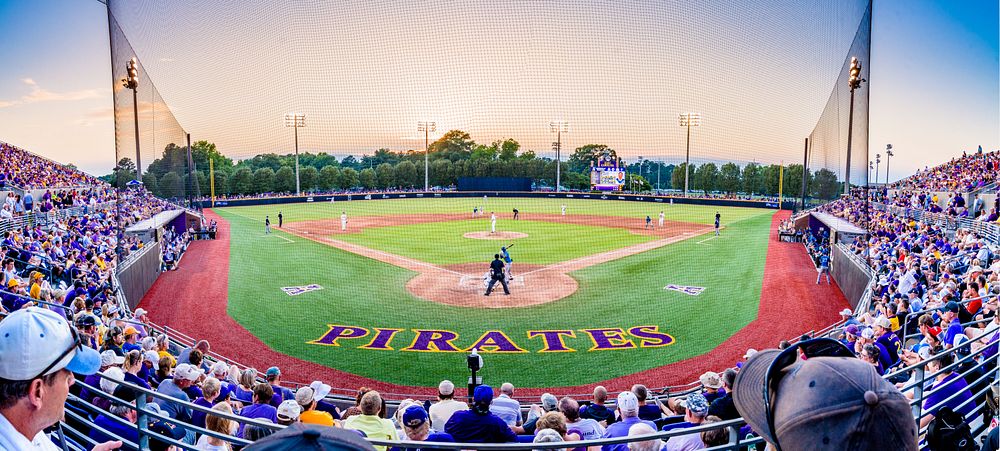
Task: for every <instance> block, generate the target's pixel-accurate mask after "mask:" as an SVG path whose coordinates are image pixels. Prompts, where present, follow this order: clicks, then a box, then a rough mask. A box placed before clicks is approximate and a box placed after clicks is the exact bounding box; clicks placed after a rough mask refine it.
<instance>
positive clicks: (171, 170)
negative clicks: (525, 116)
mask: <svg viewBox="0 0 1000 451" xmlns="http://www.w3.org/2000/svg"><path fill="white" fill-rule="evenodd" d="M602 155H603V156H610V157H611V158H617V154H616V152H615V151H614V149H611V148H610V147H608V146H606V145H603V144H588V145H584V146H580V147H578V148H576V149H574V151H573V152H572V153H571V154H570V156H569V158H568V159H567V160H566V161H563V162H562V163H560V165H561V172H562V177H561V184H562V185H563V187H565V188H569V189H589V188H590V168H591V162H592V161H595V159H597V158H599V157H601V156H602ZM427 156H428V161H429V182H430V185H431V186H439V187H447V186H452V185H455V184H457V181H458V178H460V177H528V178H531V179H533V180H534V181H535V183H536V186H538V185H540V186H549V187H552V186H554V185H555V173H556V162H555V161H554V160H553V159H551V158H545V157H538V156H537V155H536V154H535V153H534V152H533V151H531V150H522V149H521V145H520V143H518V142H517V141H516V140H514V139H510V138H507V139H501V140H496V141H494V142H492V143H490V144H478V143H476V142H475V141H473V140H472V139H471V138H470V136H469V134H468V133H466V132H463V131H460V130H452V131H449V132H447V133H445V134H444V135H443V136H441V138H439V139H437V140H436V141H434V142H433V143H431V144H430V145H429V153H428V155H427ZM191 157H192V160H193V163H194V165H193V168H194V170H193V171H191V173H192V174H193V177H191V176H189V168H188V160H187V151H186V149H185V148H183V147H180V146H177V145H175V144H169V145H168V146H167V147H166V148H165V149H164V151H163V153H162V155H161V156H160V157H159V158H157V159H156V160H154V161H153V162H152V163H151V164H150V165H149V167H148V168H147V169H146V170H145V172H144V173H143V175H142V182H143V184H144V185H145V186H146V188H147V189H149V190H150V191H151V192H153V193H154V194H156V195H158V196H161V197H165V198H183V197H187V196H192V195H195V193H201V195H208V194H209V180H208V177H209V161H211V162H212V167H213V169H214V172H213V174H214V175H213V178H214V182H215V194H216V195H254V194H263V193H295V155H294V154H287V155H279V154H276V153H266V154H261V155H256V156H254V157H253V158H248V159H244V160H240V161H234V160H233V159H231V158H229V157H226V156H225V155H223V154H222V153H221V152H219V150H218V149H217V148H216V146H215V144H214V143H210V142H208V141H198V142H195V143H193V144H192V146H191ZM626 170H627V171H628V172H629V177H628V179H627V180H626V187H625V189H626V190H629V191H632V190H635V191H644V192H645V191H650V190H653V189H663V190H667V189H674V190H682V189H683V188H684V163H681V164H679V165H674V164H665V163H663V162H658V161H652V160H646V161H642V162H633V163H631V164H629V165H627V166H626ZM802 170H803V167H802V165H801V164H798V165H790V166H786V167H785V170H784V177H783V178H784V193H785V196H787V197H796V196H798V193H799V191H800V188H801V183H802ZM779 172H780V166H779V165H774V164H772V165H760V164H757V163H748V164H746V165H744V166H740V165H738V164H736V163H732V162H729V163H725V164H722V165H721V166H717V165H716V164H715V163H711V162H710V163H705V164H702V165H695V164H692V165H691V171H690V175H689V179H690V180H689V189H690V191H692V192H695V193H724V194H744V195H746V194H754V195H764V196H774V195H777V193H778V178H779V177H778V174H779ZM807 177H808V182H807V183H808V196H809V197H815V198H821V199H832V198H833V197H835V196H836V195H837V194H838V193H839V192H840V191H841V188H840V186H841V185H840V183H839V182H838V181H837V178H836V175H835V174H834V173H833V172H831V171H829V170H826V169H820V170H819V171H816V172H815V173H813V172H812V171H810V172H809V174H807ZM103 178H104V180H105V181H108V182H109V183H113V184H115V185H117V186H120V187H121V186H125V184H126V183H128V182H129V181H130V180H132V179H134V178H135V164H134V163H133V162H132V161H131V160H130V159H128V158H122V159H121V160H120V161H119V162H118V165H117V166H116V168H115V170H114V172H113V173H112V174H109V175H106V176H104V177H103ZM299 183H300V189H301V190H302V192H304V193H308V192H316V191H336V190H351V189H367V190H391V189H411V188H422V187H423V185H424V152H423V150H419V151H417V150H409V151H404V152H393V151H390V150H387V149H378V150H376V151H375V152H373V154H372V155H363V156H361V158H357V157H355V156H353V155H350V156H347V157H344V158H342V159H340V160H339V161H338V159H337V158H336V157H335V156H333V155H329V154H327V153H315V154H314V153H308V152H306V153H300V154H299Z"/></svg>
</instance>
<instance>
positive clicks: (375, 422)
mask: <svg viewBox="0 0 1000 451" xmlns="http://www.w3.org/2000/svg"><path fill="white" fill-rule="evenodd" d="M358 407H359V408H360V409H361V415H355V416H352V417H350V418H348V419H347V420H345V421H344V427H345V428H347V429H355V430H358V431H361V432H364V433H365V436H366V437H368V438H375V439H381V440H398V435H397V434H396V426H394V425H393V424H392V421H391V420H388V419H385V418H379V413H380V412H381V410H382V396H381V395H380V394H379V392H377V391H375V390H371V391H369V392H367V393H365V394H364V396H362V397H361V402H360V403H359V404H358ZM375 449H376V450H378V451H385V449H386V447H385V446H376V447H375Z"/></svg>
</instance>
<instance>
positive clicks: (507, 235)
mask: <svg viewBox="0 0 1000 451" xmlns="http://www.w3.org/2000/svg"><path fill="white" fill-rule="evenodd" d="M462 237H464V238H472V239H474V240H516V239H518V238H527V237H528V234H527V233H521V232H496V233H490V232H469V233H466V234H464V235H462Z"/></svg>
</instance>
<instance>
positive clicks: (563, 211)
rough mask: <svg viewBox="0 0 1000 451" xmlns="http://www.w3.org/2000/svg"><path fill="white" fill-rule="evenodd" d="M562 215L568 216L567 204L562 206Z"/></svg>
mask: <svg viewBox="0 0 1000 451" xmlns="http://www.w3.org/2000/svg"><path fill="white" fill-rule="evenodd" d="M562 215H563V216H566V206H565V205H563V206H562Z"/></svg>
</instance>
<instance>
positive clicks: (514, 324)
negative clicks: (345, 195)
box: [218, 199, 773, 387]
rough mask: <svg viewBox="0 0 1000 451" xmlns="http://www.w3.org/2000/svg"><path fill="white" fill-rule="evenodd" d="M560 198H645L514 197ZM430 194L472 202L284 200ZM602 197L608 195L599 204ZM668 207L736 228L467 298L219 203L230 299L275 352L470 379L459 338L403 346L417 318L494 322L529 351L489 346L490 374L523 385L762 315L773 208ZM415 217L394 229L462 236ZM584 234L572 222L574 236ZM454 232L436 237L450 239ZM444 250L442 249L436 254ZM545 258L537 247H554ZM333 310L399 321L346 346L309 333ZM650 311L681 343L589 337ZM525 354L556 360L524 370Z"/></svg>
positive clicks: (338, 314)
mask: <svg viewBox="0 0 1000 451" xmlns="http://www.w3.org/2000/svg"><path fill="white" fill-rule="evenodd" d="M480 200H481V199H480ZM462 201H464V199H463V200H462ZM563 202H565V203H566V204H567V205H568V206H569V213H571V214H572V213H586V214H600V212H601V211H604V214H609V215H610V214H615V213H612V212H616V213H617V215H624V213H623V212H625V213H628V214H634V213H637V212H639V211H642V210H640V207H643V205H642V204H636V203H629V202H609V201H586V200H567V201H553V200H548V199H540V200H531V201H525V200H519V202H518V204H519V205H520V206H519V207H518V208H519V209H521V211H535V210H534V209H537V210H538V211H541V210H545V211H546V212H551V211H548V210H551V209H552V208H553V206H554V207H555V208H556V209H558V206H559V205H560V204H562V203H563ZM497 203H500V202H497ZM428 204H435V205H436V207H437V208H440V209H441V210H442V211H448V210H449V209H455V210H458V211H461V210H462V207H463V205H460V204H461V202H454V200H452V199H420V200H416V199H412V200H399V201H397V200H392V201H376V202H354V203H347V202H344V203H337V204H336V208H334V209H331V208H330V206H328V205H326V204H298V205H287V206H282V207H281V209H282V211H283V213H284V215H285V216H286V218H288V217H300V218H301V219H303V220H305V219H307V218H308V219H321V218H334V217H335V216H339V211H342V210H343V209H346V208H355V209H356V210H353V212H352V211H350V210H349V213H348V214H355V215H364V214H369V215H372V214H398V213H399V212H402V211H406V212H432V211H436V209H435V208H432V207H430V206H428ZM456 204H457V205H456ZM601 205H603V206H604V207H603V208H600V206H601ZM645 207H646V209H650V208H651V207H654V206H653V205H645ZM663 207H664V208H665V209H667V211H668V217H671V218H672V219H679V220H691V221H692V222H702V223H709V222H711V220H712V216H713V215H714V214H715V211H716V210H718V211H720V212H721V213H722V217H723V222H724V224H725V225H726V227H727V228H726V230H725V231H724V234H723V237H722V238H714V239H710V240H708V238H709V236H708V235H704V236H698V237H694V238H691V239H688V240H685V241H682V242H678V243H675V244H672V245H669V246H666V247H663V248H659V249H656V250H652V251H648V252H645V253H642V254H638V255H633V256H630V257H626V258H622V259H619V260H615V261H611V262H607V263H604V264H601V265H596V266H592V267H588V268H586V269H583V270H580V271H576V272H573V273H571V274H570V275H571V276H572V277H574V278H575V279H576V280H577V281H578V282H579V290H578V291H577V292H576V293H574V294H573V295H571V296H569V297H567V298H564V299H561V300H559V301H556V302H552V303H549V304H545V305H540V306H536V307H527V308H512V309H476V308H461V307H451V306H445V305H441V304H437V303H432V302H428V301H424V300H421V299H419V298H416V297H414V296H412V295H410V294H409V293H408V292H407V291H406V290H405V288H404V285H405V284H406V281H407V280H409V279H410V278H411V277H413V276H414V275H415V273H413V272H411V271H408V270H404V269H400V268H397V267H395V266H392V265H388V264H385V263H381V262H378V261H374V260H371V259H367V258H364V257H360V256H357V255H355V254H351V253H348V252H344V251H340V250H338V249H334V248H332V247H329V246H325V245H323V244H320V243H316V242H313V241H309V240H305V239H302V238H299V237H296V236H293V235H288V234H285V233H282V232H276V233H274V234H272V235H269V236H264V234H263V230H262V225H261V223H260V221H259V220H257V218H258V217H262V214H265V212H268V213H267V214H277V208H276V207H272V206H268V207H240V208H229V209H219V210H218V212H219V214H220V215H222V216H223V217H224V218H225V219H227V220H228V221H230V224H231V250H230V273H229V307H228V313H229V314H230V315H231V316H232V317H233V318H234V319H236V320H237V321H238V322H240V323H241V324H243V325H244V326H245V327H246V328H247V329H248V330H249V331H250V332H252V333H253V334H254V335H256V336H258V337H259V338H260V339H261V340H262V341H264V342H265V343H267V345H268V346H270V347H272V348H273V349H275V350H277V351H279V352H282V353H285V354H288V355H291V356H294V357H297V358H301V359H304V360H310V361H313V362H317V363H319V364H322V365H326V366H330V367H332V368H337V369H340V370H343V371H347V372H350V373H354V374H358V375H361V376H365V377H370V378H373V379H378V380H383V381H387V382H392V383H398V384H406V385H421V386H433V385H436V384H437V383H438V382H439V381H440V380H441V379H444V378H448V379H451V380H464V377H466V376H467V374H468V373H467V370H466V369H465V363H464V357H465V353H464V352H455V353H439V352H408V351H401V350H400V349H402V348H404V347H407V346H409V345H410V344H411V343H412V342H413V341H414V337H415V336H416V333H415V332H414V331H413V329H439V330H448V331H453V332H456V333H458V334H459V338H458V339H457V340H455V341H454V344H455V345H456V346H457V347H460V348H463V349H464V348H465V347H468V346H471V344H472V343H473V342H475V341H476V339H477V338H479V337H480V335H482V334H483V333H484V332H486V331H489V330H500V331H503V332H504V333H505V334H506V336H508V337H509V338H510V340H512V341H513V342H514V343H515V344H516V345H517V346H519V347H521V348H523V349H524V350H526V351H528V352H526V353H516V354H495V353H494V354H485V355H486V357H485V359H486V366H485V368H484V376H486V377H488V378H489V379H490V380H495V381H499V380H509V381H511V382H513V383H514V384H515V385H517V386H522V387H551V386H564V385H578V384H587V383H593V382H597V381H602V380H605V379H608V378H612V377H616V376H623V375H627V374H632V373H635V372H638V371H642V370H645V369H649V368H653V367H657V366H662V365H665V364H668V363H671V362H675V361H678V360H683V359H685V358H689V357H693V356H695V355H698V354H701V353H704V352H707V351H709V350H711V349H713V348H714V347H715V346H717V345H719V344H720V343H722V342H723V341H725V340H726V339H727V338H728V337H729V336H731V335H732V334H733V333H735V332H736V331H738V330H739V329H741V328H742V327H744V326H745V325H746V324H748V323H749V322H750V321H752V320H753V319H755V318H756V314H757V306H758V303H759V299H760V290H761V282H762V278H763V272H764V259H765V256H766V250H767V240H768V234H769V227H770V221H771V214H772V213H773V211H771V210H760V209H757V210H755V209H743V208H716V207H704V206H696V205H685V206H680V205H674V206H666V205H664V206H663ZM334 211H335V212H337V213H336V215H334V214H333V213H332V212H334ZM469 211H470V213H471V208H470V209H469ZM556 211H558V210H556ZM657 212H658V210H657ZM682 218H686V219H682ZM727 218H731V219H732V221H730V220H727ZM737 218H739V220H736V219H737ZM272 219H273V217H272ZM695 219H699V220H698V221H694V220H695ZM524 222H527V221H524ZM465 223H471V221H458V222H456V224H454V226H455V227H458V226H459V224H465ZM559 226H560V227H562V226H563V225H562V224H560V225H559ZM412 227H413V226H404V227H401V228H400V229H401V230H400V231H398V233H399V235H398V237H399V239H402V238H403V237H404V232H410V233H416V232H420V233H425V235H422V236H414V237H413V238H412V239H413V240H415V241H423V242H442V240H445V239H446V238H442V237H441V236H435V235H426V233H430V232H434V233H440V234H445V235H454V234H455V233H457V234H458V236H461V233H458V232H456V231H454V230H453V229H452V228H451V227H446V228H443V229H441V230H436V229H420V228H416V229H414V228H412ZM526 227H535V226H534V225H532V226H527V225H526ZM585 229H587V230H583V231H582V233H585V234H594V233H595V231H594V230H590V229H593V228H592V227H585ZM598 229H600V228H598ZM393 232H394V233H397V232H396V231H393ZM538 233H541V232H538ZM626 233H627V232H626ZM345 236H347V235H341V236H340V237H341V238H343V237H345ZM630 236H631V237H634V239H639V240H642V239H646V238H645V237H643V236H638V235H630ZM582 238H583V237H580V236H575V235H573V236H570V238H569V239H570V240H573V239H582ZM372 239H374V237H373V238H372ZM705 240H707V241H705ZM376 241H377V240H376ZM468 241H477V240H468ZM540 245H541V244H540ZM450 246H451V244H448V245H442V246H441V247H442V248H444V249H450ZM551 246H552V247H550V248H548V249H550V252H551V251H554V250H556V249H560V247H559V246H561V244H557V243H553V244H552V245H551ZM526 247H527V246H526ZM581 247H583V246H581ZM616 247H617V246H616ZM463 252H464V251H463ZM590 253H593V252H590ZM435 258H442V259H446V258H447V256H446V255H445V254H436V256H435ZM463 258H464V257H463ZM532 258H535V257H532ZM537 258H539V261H541V259H543V258H545V256H544V255H540V256H538V257H537ZM565 259H566V258H562V257H557V258H555V260H565ZM668 283H673V284H679V285H693V286H700V287H705V291H704V292H703V293H702V294H701V295H699V296H688V295H685V294H681V293H678V292H674V291H667V290H664V289H663V287H664V286H665V285H667V284H668ZM308 284H319V285H322V286H323V287H324V288H323V289H322V290H319V291H315V292H310V293H306V294H302V295H299V296H295V297H290V296H288V295H286V294H284V293H283V292H282V291H280V288H281V287H287V286H299V285H308ZM528 289H530V287H529V288H528ZM328 324H336V325H348V326H362V327H368V328H374V327H380V328H396V329H403V330H402V331H401V332H398V333H397V334H396V335H395V337H394V339H393V340H392V341H391V342H390V346H391V347H392V348H393V349H392V350H373V349H359V347H360V346H362V345H366V344H368V343H369V342H370V341H371V339H372V337H373V335H374V333H375V332H372V333H370V334H369V335H367V336H365V337H363V338H358V339H344V340H340V342H339V343H340V346H322V345H317V344H309V342H311V341H314V340H317V339H318V338H320V337H322V336H323V335H324V334H325V333H326V332H327V331H328V326H327V325H328ZM648 325H656V326H658V327H659V330H660V331H661V332H665V333H668V334H670V335H671V336H672V337H673V338H674V340H675V341H674V343H673V344H671V345H669V346H662V347H649V348H639V347H637V348H634V349H616V350H595V351H589V349H590V348H592V347H593V342H592V340H591V339H589V338H587V335H586V334H585V333H584V332H583V331H582V329H595V328H624V329H628V328H630V327H635V326H648ZM555 329H566V330H572V331H574V335H575V337H572V338H566V339H565V344H566V345H567V346H568V347H569V348H572V349H574V350H575V352H559V353H539V352H538V351H540V350H541V349H542V348H543V343H542V340H541V339H540V338H534V339H529V338H528V337H527V331H529V330H536V331H537V330H555ZM633 341H634V342H635V343H638V342H639V340H637V339H633ZM525 368H536V369H543V368H544V369H548V370H549V371H524V369H525Z"/></svg>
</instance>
